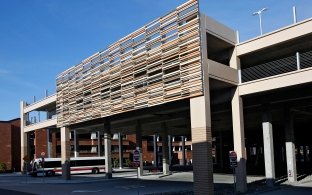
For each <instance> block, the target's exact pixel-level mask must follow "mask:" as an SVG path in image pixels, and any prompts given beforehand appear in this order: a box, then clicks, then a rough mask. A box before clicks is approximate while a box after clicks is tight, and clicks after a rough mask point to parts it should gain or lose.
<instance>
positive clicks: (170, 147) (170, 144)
mask: <svg viewBox="0 0 312 195" xmlns="http://www.w3.org/2000/svg"><path fill="white" fill-rule="evenodd" d="M168 156H169V166H170V165H171V162H172V140H171V135H168Z"/></svg>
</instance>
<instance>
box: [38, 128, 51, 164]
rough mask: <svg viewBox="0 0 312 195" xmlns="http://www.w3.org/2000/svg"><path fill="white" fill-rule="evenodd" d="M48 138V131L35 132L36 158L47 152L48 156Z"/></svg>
mask: <svg viewBox="0 0 312 195" xmlns="http://www.w3.org/2000/svg"><path fill="white" fill-rule="evenodd" d="M47 139H48V137H47V130H46V129H39V130H36V131H35V156H36V158H40V157H41V152H45V154H46V156H47V155H48V140H47Z"/></svg>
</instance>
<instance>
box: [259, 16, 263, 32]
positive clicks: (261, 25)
mask: <svg viewBox="0 0 312 195" xmlns="http://www.w3.org/2000/svg"><path fill="white" fill-rule="evenodd" d="M259 20H260V33H261V35H262V18H261V13H259Z"/></svg>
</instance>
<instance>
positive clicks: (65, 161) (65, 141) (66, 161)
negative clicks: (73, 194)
mask: <svg viewBox="0 0 312 195" xmlns="http://www.w3.org/2000/svg"><path fill="white" fill-rule="evenodd" d="M69 137H70V129H69V128H68V127H62V128H61V161H62V177H63V179H65V180H70V139H69Z"/></svg>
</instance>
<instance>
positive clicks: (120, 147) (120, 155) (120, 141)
mask: <svg viewBox="0 0 312 195" xmlns="http://www.w3.org/2000/svg"><path fill="white" fill-rule="evenodd" d="M118 150H119V169H122V168H123V151H122V135H121V133H118Z"/></svg>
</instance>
